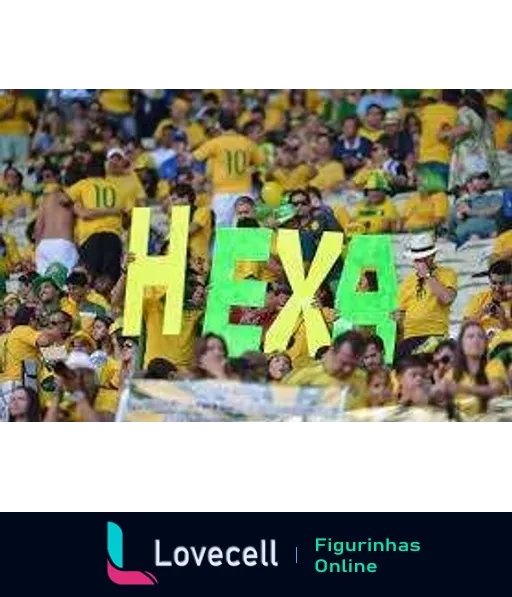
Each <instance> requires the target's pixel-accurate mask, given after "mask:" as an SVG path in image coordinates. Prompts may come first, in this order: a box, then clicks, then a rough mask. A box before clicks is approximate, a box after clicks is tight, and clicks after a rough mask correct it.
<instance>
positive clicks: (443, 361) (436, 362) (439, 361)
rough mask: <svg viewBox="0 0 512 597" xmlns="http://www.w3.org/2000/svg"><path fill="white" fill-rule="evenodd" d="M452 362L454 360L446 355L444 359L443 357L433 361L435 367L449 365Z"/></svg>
mask: <svg viewBox="0 0 512 597" xmlns="http://www.w3.org/2000/svg"><path fill="white" fill-rule="evenodd" d="M451 360H452V358H451V357H450V356H449V355H447V354H445V355H444V357H441V358H440V359H433V361H432V363H433V364H434V367H439V365H441V364H442V365H448V363H450V362H451Z"/></svg>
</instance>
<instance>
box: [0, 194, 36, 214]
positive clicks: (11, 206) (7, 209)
mask: <svg viewBox="0 0 512 597" xmlns="http://www.w3.org/2000/svg"><path fill="white" fill-rule="evenodd" d="M33 209H34V197H33V196H32V193H29V192H28V191H21V192H20V193H11V194H9V193H5V194H2V195H1V196H0V217H2V218H8V219H12V218H16V217H25V216H27V215H29V214H30V213H31V212H32V210H33Z"/></svg>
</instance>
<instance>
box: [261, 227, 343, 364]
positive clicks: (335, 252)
mask: <svg viewBox="0 0 512 597" xmlns="http://www.w3.org/2000/svg"><path fill="white" fill-rule="evenodd" d="M342 248H343V234H342V233H340V232H324V233H323V235H322V240H321V241H320V244H319V245H318V248H317V250H316V253H315V258H314V259H313V262H312V264H311V267H310V268H309V272H308V275H307V277H306V276H305V274H304V262H303V260H302V251H301V248H300V237H299V232H298V230H279V233H278V236H277V250H278V253H279V257H280V259H281V262H282V264H283V267H284V270H285V272H286V275H287V276H288V280H289V282H290V286H291V287H292V290H293V294H292V296H291V297H290V299H289V301H288V302H287V303H286V305H285V306H284V307H283V309H282V310H281V312H280V313H279V315H278V316H277V318H276V319H275V321H274V323H273V324H272V325H271V326H270V329H269V330H268V332H267V335H266V337H265V352H267V353H269V352H273V351H275V350H286V347H287V345H288V341H289V340H290V336H291V335H292V334H293V331H294V328H295V324H296V322H297V319H298V318H299V317H300V315H301V313H303V314H304V324H305V327H306V337H307V341H308V351H309V354H310V356H315V353H316V351H317V350H318V349H319V348H321V347H322V346H327V345H329V344H330V343H331V336H330V334H329V330H328V329H327V325H326V324H325V321H324V318H323V316H322V313H321V311H320V309H319V308H317V307H314V306H313V305H312V303H313V301H314V298H315V293H316V292H317V290H318V288H319V287H320V285H321V284H322V282H323V281H324V280H325V278H326V277H327V274H328V273H329V272H330V270H331V268H332V266H333V265H334V263H335V261H336V259H338V257H339V256H340V255H341V251H342Z"/></svg>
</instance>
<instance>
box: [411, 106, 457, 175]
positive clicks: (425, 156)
mask: <svg viewBox="0 0 512 597" xmlns="http://www.w3.org/2000/svg"><path fill="white" fill-rule="evenodd" d="M420 120H421V137H420V148H419V162H420V163H425V162H438V163H440V164H449V163H450V158H451V153H452V150H451V146H450V144H449V143H448V142H447V141H441V140H439V133H440V132H441V131H442V130H443V129H444V128H451V127H453V126H455V121H456V120H457V108H455V107H454V106H450V105H449V104H445V103H442V102H441V103H438V104H430V105H428V106H425V107H424V108H422V109H421V110H420Z"/></svg>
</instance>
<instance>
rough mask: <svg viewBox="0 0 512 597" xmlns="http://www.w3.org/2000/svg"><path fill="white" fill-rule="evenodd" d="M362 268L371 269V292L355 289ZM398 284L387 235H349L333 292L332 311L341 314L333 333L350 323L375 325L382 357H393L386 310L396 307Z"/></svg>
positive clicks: (391, 326)
mask: <svg viewBox="0 0 512 597" xmlns="http://www.w3.org/2000/svg"><path fill="white" fill-rule="evenodd" d="M365 270H372V271H375V272H376V274H377V284H378V289H377V290H376V291H375V292H360V291H358V289H357V288H358V284H359V280H360V279H361V275H362V273H363V271H365ZM397 302H398V285H397V278H396V271H395V260H394V253H393V246H392V242H391V236H390V235H389V234H375V235H371V236H365V235H357V236H354V237H353V238H352V240H351V241H350V244H349V247H348V255H347V259H346V261H345V265H344V267H343V274H342V276H341V280H340V283H339V285H338V290H337V292H336V311H337V313H339V314H341V316H342V318H341V319H338V320H337V321H336V322H335V324H334V333H333V336H334V337H336V336H339V335H340V334H341V333H343V332H344V331H346V330H347V329H350V328H351V327H352V326H353V325H358V326H375V327H376V332H377V334H378V335H379V336H380V337H381V338H382V340H383V341H384V345H385V348H386V361H387V362H388V363H389V362H391V361H392V359H393V350H394V346H395V336H396V323H395V322H394V321H392V320H391V318H390V313H391V312H392V311H393V310H394V309H396V305H397Z"/></svg>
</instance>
